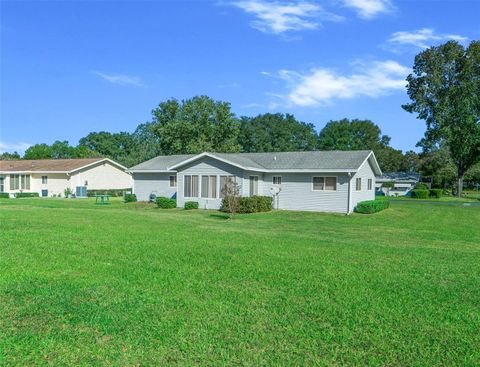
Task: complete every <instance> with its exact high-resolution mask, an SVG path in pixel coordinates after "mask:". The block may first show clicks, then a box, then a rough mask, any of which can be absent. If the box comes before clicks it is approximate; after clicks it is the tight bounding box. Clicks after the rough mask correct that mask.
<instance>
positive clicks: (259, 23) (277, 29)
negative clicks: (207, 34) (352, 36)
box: [233, 0, 343, 34]
mask: <svg viewBox="0 0 480 367" xmlns="http://www.w3.org/2000/svg"><path fill="white" fill-rule="evenodd" d="M233 5H234V6H236V7H238V8H240V9H242V10H244V11H245V12H247V13H249V14H253V15H254V16H255V17H256V20H254V21H252V22H251V23H250V25H251V26H252V27H253V28H255V29H257V30H259V31H262V32H265V33H273V34H281V33H284V32H287V31H299V30H304V29H316V28H318V27H319V25H320V22H321V21H337V22H338V21H341V20H343V17H341V16H338V15H335V14H332V13H329V12H326V11H325V10H323V8H322V7H321V6H320V5H319V4H317V3H314V2H308V1H300V2H282V3H281V2H276V1H262V0H246V1H238V2H234V3H233Z"/></svg>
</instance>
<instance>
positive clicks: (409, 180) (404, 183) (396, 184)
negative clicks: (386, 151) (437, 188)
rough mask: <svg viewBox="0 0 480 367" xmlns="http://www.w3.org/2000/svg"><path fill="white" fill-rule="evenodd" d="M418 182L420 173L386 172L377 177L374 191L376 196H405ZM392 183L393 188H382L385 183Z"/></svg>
mask: <svg viewBox="0 0 480 367" xmlns="http://www.w3.org/2000/svg"><path fill="white" fill-rule="evenodd" d="M419 181H420V173H416V172H386V173H384V174H383V175H382V176H379V177H377V183H376V185H375V191H376V193H377V195H385V196H406V195H408V194H409V193H410V191H411V190H412V189H413V188H414V187H415V185H416V184H417V183H418V182H419ZM390 182H391V183H393V187H384V184H386V183H390Z"/></svg>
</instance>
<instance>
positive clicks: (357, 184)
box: [355, 177, 362, 191]
mask: <svg viewBox="0 0 480 367" xmlns="http://www.w3.org/2000/svg"><path fill="white" fill-rule="evenodd" d="M355 189H356V190H357V191H360V190H362V179H361V177H359V178H357V179H356V181H355Z"/></svg>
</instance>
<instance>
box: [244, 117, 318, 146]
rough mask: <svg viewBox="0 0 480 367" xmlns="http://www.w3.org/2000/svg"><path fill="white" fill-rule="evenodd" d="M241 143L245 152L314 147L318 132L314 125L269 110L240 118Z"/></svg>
mask: <svg viewBox="0 0 480 367" xmlns="http://www.w3.org/2000/svg"><path fill="white" fill-rule="evenodd" d="M238 142H239V144H240V145H241V147H242V151H243V152H249V153H251V152H287V151H301V150H314V149H315V148H316V145H317V134H316V132H315V127H314V126H313V124H307V123H305V122H300V121H298V120H296V119H295V117H294V116H293V115H290V114H285V115H284V114H281V113H276V114H271V113H266V114H263V115H258V116H256V117H242V118H241V119H240V134H239V137H238Z"/></svg>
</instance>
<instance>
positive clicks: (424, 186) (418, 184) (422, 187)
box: [415, 182, 429, 190]
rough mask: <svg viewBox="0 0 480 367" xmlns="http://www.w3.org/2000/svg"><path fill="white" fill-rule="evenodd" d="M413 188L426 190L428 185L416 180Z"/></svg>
mask: <svg viewBox="0 0 480 367" xmlns="http://www.w3.org/2000/svg"><path fill="white" fill-rule="evenodd" d="M415 189H416V190H428V189H429V187H428V186H427V185H426V184H424V183H422V182H417V184H416V185H415Z"/></svg>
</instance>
